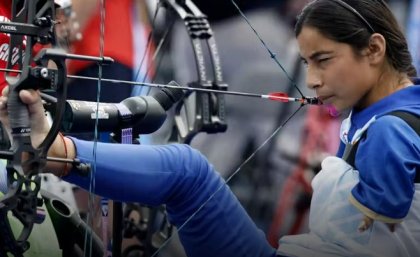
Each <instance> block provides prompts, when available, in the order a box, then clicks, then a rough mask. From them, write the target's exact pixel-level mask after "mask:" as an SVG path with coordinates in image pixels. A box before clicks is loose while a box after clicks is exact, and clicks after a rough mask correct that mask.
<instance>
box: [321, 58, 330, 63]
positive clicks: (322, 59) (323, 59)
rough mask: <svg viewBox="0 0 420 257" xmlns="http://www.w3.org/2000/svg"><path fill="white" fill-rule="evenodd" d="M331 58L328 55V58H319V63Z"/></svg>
mask: <svg viewBox="0 0 420 257" xmlns="http://www.w3.org/2000/svg"><path fill="white" fill-rule="evenodd" d="M330 59H331V58H330V57H327V58H321V59H318V62H319V63H325V62H327V61H329V60H330Z"/></svg>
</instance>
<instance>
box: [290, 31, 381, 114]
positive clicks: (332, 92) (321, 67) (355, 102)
mask: <svg viewBox="0 0 420 257" xmlns="http://www.w3.org/2000/svg"><path fill="white" fill-rule="evenodd" d="M297 40H298V44H299V49H300V54H301V56H302V58H303V60H304V61H305V62H306V63H307V85H308V87H309V88H311V89H314V90H315V91H316V94H317V96H318V97H319V98H320V100H321V101H323V102H324V104H329V105H333V106H334V107H335V108H336V109H337V110H338V111H343V110H347V109H349V108H352V107H355V106H356V107H361V108H364V107H366V106H368V105H369V104H371V103H369V100H368V99H369V97H367V96H368V95H369V93H370V90H371V88H372V81H374V79H375V72H374V71H373V70H372V68H371V66H370V65H369V60H368V57H367V56H361V55H356V53H355V52H354V50H353V49H352V48H351V46H350V45H348V44H344V43H339V42H336V41H333V40H331V39H328V38H326V37H325V36H323V35H322V34H321V33H320V32H319V31H318V30H317V29H314V28H311V27H303V29H302V31H301V33H300V35H299V36H298V38H297Z"/></svg>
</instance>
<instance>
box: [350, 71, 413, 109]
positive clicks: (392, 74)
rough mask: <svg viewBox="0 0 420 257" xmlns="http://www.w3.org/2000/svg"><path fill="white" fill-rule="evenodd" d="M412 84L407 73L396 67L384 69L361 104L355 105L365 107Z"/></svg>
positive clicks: (356, 107) (357, 107)
mask: <svg viewBox="0 0 420 257" xmlns="http://www.w3.org/2000/svg"><path fill="white" fill-rule="evenodd" d="M411 85H413V83H412V81H411V80H410V78H409V77H408V75H407V74H406V73H402V72H398V71H395V70H394V69H392V71H390V70H387V71H384V72H382V73H381V74H380V76H378V79H377V81H376V83H375V84H374V85H373V86H372V87H371V88H370V90H369V91H368V92H366V94H365V96H364V97H363V98H362V99H361V100H360V101H359V104H357V105H356V106H355V109H358V110H361V109H364V108H366V107H368V106H369V105H371V104H373V103H375V102H377V101H379V100H381V99H382V98H385V97H387V96H389V95H391V94H393V93H395V92H396V91H398V90H401V89H404V88H406V87H408V86H411Z"/></svg>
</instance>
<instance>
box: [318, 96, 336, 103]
mask: <svg viewBox="0 0 420 257" xmlns="http://www.w3.org/2000/svg"><path fill="white" fill-rule="evenodd" d="M332 97H333V95H320V96H318V99H319V100H321V102H323V103H326V102H328V100H329V99H330V98H332Z"/></svg>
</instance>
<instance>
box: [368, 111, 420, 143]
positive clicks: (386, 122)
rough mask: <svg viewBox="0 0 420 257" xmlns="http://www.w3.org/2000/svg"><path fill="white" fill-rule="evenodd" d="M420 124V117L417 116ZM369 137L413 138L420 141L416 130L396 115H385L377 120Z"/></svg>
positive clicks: (370, 128) (370, 130) (371, 126)
mask: <svg viewBox="0 0 420 257" xmlns="http://www.w3.org/2000/svg"><path fill="white" fill-rule="evenodd" d="M417 117H418V120H419V122H420V115H417ZM367 137H368V138H369V137H382V138H383V139H386V138H399V139H404V138H411V139H412V140H414V141H416V139H417V141H420V137H419V136H418V134H417V132H416V131H415V129H414V128H413V127H412V126H410V125H409V124H408V122H407V121H405V120H404V119H402V118H400V117H397V116H395V115H388V114H387V115H383V116H380V117H378V118H377V119H376V121H375V122H373V123H372V124H371V125H370V127H369V128H368V130H367Z"/></svg>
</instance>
